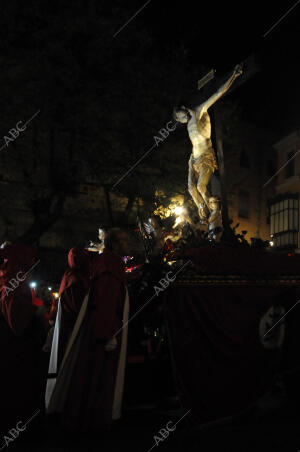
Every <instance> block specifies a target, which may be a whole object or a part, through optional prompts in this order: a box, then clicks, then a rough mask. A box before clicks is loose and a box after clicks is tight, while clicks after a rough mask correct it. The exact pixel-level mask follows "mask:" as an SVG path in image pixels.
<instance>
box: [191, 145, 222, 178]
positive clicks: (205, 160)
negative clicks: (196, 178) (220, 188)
mask: <svg viewBox="0 0 300 452" xmlns="http://www.w3.org/2000/svg"><path fill="white" fill-rule="evenodd" d="M192 164H193V168H194V170H195V171H196V172H197V173H200V171H201V169H202V168H203V167H205V166H207V167H208V168H210V169H211V170H212V172H214V171H215V170H217V169H218V164H217V161H216V157H215V154H214V151H213V149H211V150H210V151H207V152H204V153H203V154H201V155H200V156H199V157H197V158H194V157H192Z"/></svg>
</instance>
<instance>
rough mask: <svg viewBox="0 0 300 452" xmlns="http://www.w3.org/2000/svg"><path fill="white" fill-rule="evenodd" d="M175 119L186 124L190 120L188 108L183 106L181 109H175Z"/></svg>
mask: <svg viewBox="0 0 300 452" xmlns="http://www.w3.org/2000/svg"><path fill="white" fill-rule="evenodd" d="M173 117H174V119H175V121H178V122H181V123H182V124H186V123H187V122H188V120H189V112H188V110H187V108H186V107H184V106H183V105H182V106H181V107H177V108H174V110H173Z"/></svg>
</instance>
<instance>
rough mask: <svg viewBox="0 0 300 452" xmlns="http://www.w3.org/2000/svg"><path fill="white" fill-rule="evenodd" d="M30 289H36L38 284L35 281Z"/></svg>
mask: <svg viewBox="0 0 300 452" xmlns="http://www.w3.org/2000/svg"><path fill="white" fill-rule="evenodd" d="M30 287H31V288H32V289H35V288H36V282H34V281H33V282H31V283H30Z"/></svg>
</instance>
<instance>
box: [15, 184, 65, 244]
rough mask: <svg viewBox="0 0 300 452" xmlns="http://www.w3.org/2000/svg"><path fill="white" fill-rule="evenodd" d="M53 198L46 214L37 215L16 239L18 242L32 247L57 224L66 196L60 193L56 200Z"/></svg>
mask: <svg viewBox="0 0 300 452" xmlns="http://www.w3.org/2000/svg"><path fill="white" fill-rule="evenodd" d="M53 198H54V200H52V203H50V207H49V210H48V212H47V213H45V214H40V215H39V214H38V213H37V214H36V216H35V219H34V222H33V224H32V225H31V226H30V228H29V229H28V230H27V231H26V232H25V233H24V234H23V235H21V236H20V237H18V241H20V242H22V243H25V244H28V245H32V244H33V243H34V242H37V241H38V240H39V238H40V237H41V236H42V235H43V234H44V233H45V232H46V231H48V229H50V228H51V227H52V226H53V225H54V224H55V223H56V222H57V220H58V219H59V218H60V217H61V215H62V212H63V207H64V203H65V199H66V194H65V193H60V194H58V195H56V199H55V195H54V196H53Z"/></svg>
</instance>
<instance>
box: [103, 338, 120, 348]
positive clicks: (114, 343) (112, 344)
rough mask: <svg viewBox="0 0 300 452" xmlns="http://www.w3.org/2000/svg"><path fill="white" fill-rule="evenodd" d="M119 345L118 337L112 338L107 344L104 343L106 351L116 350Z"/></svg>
mask: <svg viewBox="0 0 300 452" xmlns="http://www.w3.org/2000/svg"><path fill="white" fill-rule="evenodd" d="M117 345H118V342H117V339H116V338H115V337H113V338H112V339H110V340H109V341H107V342H106V344H105V345H104V349H105V351H106V352H112V351H113V350H115V348H116V347H117Z"/></svg>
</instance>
